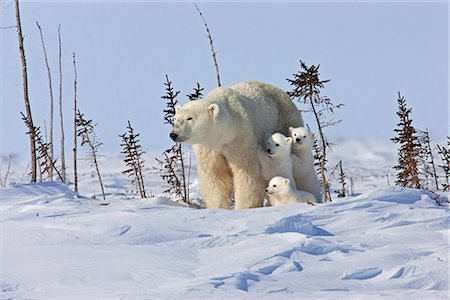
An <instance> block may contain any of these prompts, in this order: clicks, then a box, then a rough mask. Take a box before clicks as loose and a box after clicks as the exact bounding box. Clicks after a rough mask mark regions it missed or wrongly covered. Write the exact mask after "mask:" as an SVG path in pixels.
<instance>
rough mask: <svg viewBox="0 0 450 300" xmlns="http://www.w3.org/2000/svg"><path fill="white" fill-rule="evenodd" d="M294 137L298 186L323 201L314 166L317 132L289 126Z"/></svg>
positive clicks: (293, 145) (293, 150)
mask: <svg viewBox="0 0 450 300" xmlns="http://www.w3.org/2000/svg"><path fill="white" fill-rule="evenodd" d="M289 132H290V136H291V137H292V142H293V143H292V154H293V155H292V163H293V175H294V178H295V183H296V185H297V188H298V189H300V190H304V191H307V192H310V193H312V194H314V196H315V197H316V200H317V202H322V186H321V184H320V181H319V179H318V178H317V172H316V169H315V168H314V156H313V153H312V146H313V143H314V140H315V139H316V134H315V133H313V132H311V131H310V130H309V129H308V128H305V127H297V128H293V127H289Z"/></svg>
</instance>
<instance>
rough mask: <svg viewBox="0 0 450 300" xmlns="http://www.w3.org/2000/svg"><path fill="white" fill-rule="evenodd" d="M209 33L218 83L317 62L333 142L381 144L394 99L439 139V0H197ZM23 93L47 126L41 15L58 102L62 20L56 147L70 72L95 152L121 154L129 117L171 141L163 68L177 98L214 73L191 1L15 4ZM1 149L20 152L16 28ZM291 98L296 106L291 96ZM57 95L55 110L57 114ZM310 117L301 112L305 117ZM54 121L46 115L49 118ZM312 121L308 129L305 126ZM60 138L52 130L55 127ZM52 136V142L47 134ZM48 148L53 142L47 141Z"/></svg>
mask: <svg viewBox="0 0 450 300" xmlns="http://www.w3.org/2000/svg"><path fill="white" fill-rule="evenodd" d="M10 2H11V1H9V2H6V3H2V4H1V5H0V20H1V22H0V26H8V25H14V23H15V20H14V5H11V6H9V4H8V3H10ZM199 6H200V9H201V10H202V11H203V13H204V15H205V17H206V20H207V22H208V24H209V26H210V29H211V31H212V34H213V37H214V40H215V46H216V48H217V51H218V60H219V65H220V70H221V76H222V84H223V85H224V86H228V85H231V84H234V83H236V82H240V81H249V80H259V81H265V82H268V83H271V84H274V85H277V86H279V87H281V88H283V89H285V90H287V89H289V88H290V87H289V85H288V83H287V81H286V80H285V79H286V78H288V77H291V76H292V73H295V72H297V70H298V68H299V63H298V61H299V60H300V59H302V60H304V61H305V62H306V63H307V64H319V63H320V65H321V67H320V70H321V76H322V79H331V82H330V83H329V84H328V85H327V86H326V88H325V90H324V91H323V93H324V95H327V96H329V97H330V98H332V99H334V101H335V102H340V103H344V104H345V105H346V106H345V107H344V108H343V109H341V110H340V111H337V113H336V117H340V118H343V122H342V123H341V124H340V125H339V127H336V128H332V129H330V130H329V131H328V134H329V136H330V138H331V139H334V140H337V139H366V140H388V139H389V138H390V137H392V136H393V131H392V130H393V129H394V128H395V124H396V122H397V116H396V115H395V111H396V95H397V91H399V90H400V91H401V92H402V94H403V95H404V96H405V97H406V98H407V100H408V104H409V105H410V106H411V107H412V108H413V119H414V122H415V125H416V126H417V127H419V128H425V127H428V128H429V130H430V132H431V134H432V137H434V138H435V139H439V140H442V139H444V137H445V136H446V135H447V128H448V114H449V108H448V24H447V23H448V8H447V6H448V4H447V3H442V2H441V3H348V2H346V3H324V2H321V3H310V2H309V3H295V2H294V3H203V2H201V3H199ZM21 9H22V22H23V30H24V34H25V49H26V55H27V61H28V66H29V83H30V101H31V106H32V109H33V117H34V119H35V121H36V123H37V124H38V125H39V126H43V119H44V118H45V119H47V123H48V103H49V95H48V82H47V74H46V69H45V65H44V61H43V53H42V49H41V44H40V39H39V32H38V30H37V27H36V25H35V22H36V21H39V22H40V24H41V26H42V28H43V30H44V35H45V40H46V45H47V52H48V55H49V59H50V64H51V68H52V72H53V73H52V75H53V85H54V88H55V89H54V96H55V100H57V99H58V89H57V88H58V72H57V67H58V65H57V62H58V60H57V59H58V57H57V50H58V48H57V47H58V45H57V27H58V24H59V23H61V24H62V26H61V30H62V39H63V68H64V74H63V76H64V105H65V108H64V111H65V124H66V140H67V145H66V149H68V151H69V152H70V149H71V147H72V130H73V129H72V110H71V107H72V100H73V82H72V80H73V70H72V51H75V52H76V53H77V65H78V99H79V107H80V109H81V110H82V111H83V112H85V114H86V116H88V117H92V118H93V119H94V121H95V122H96V123H98V137H99V138H100V139H101V140H102V141H103V142H104V143H105V144H104V151H105V152H109V153H112V152H115V153H119V151H120V146H119V144H120V139H119V138H118V135H119V134H121V133H123V132H124V131H125V128H126V124H127V120H128V119H130V120H131V122H132V124H133V125H134V127H135V129H136V130H137V131H139V132H141V137H142V144H143V146H144V148H145V149H146V150H147V151H150V150H156V149H163V148H165V147H166V146H168V145H169V144H171V142H170V139H169V137H168V134H169V131H170V128H169V127H168V126H167V125H163V119H162V118H163V115H162V109H163V107H164V101H163V100H162V99H160V96H161V95H162V94H163V93H164V86H163V82H164V80H165V78H164V76H165V74H168V75H169V76H170V78H171V79H172V80H173V82H174V86H175V87H176V88H177V89H179V90H181V91H182V92H181V94H180V95H181V97H180V99H179V100H180V102H182V103H183V102H185V101H187V100H186V97H184V95H186V94H187V93H189V92H191V89H192V87H194V86H195V84H196V82H200V84H201V85H202V86H203V87H205V90H210V89H212V88H214V87H215V84H216V83H215V73H214V68H213V64H212V59H211V56H210V49H209V44H208V40H207V38H206V33H205V29H204V27H203V24H202V22H201V19H200V18H199V16H198V13H197V11H196V10H195V7H194V6H193V5H192V3H152V2H143V3H120V2H119V3H70V2H68V3H23V4H22V7H21ZM0 38H1V53H0V56H1V73H0V76H1V77H0V79H1V87H0V89H1V90H0V95H1V106H0V117H1V121H0V122H1V135H0V141H1V143H0V153H1V154H7V153H11V152H17V153H27V151H28V138H27V136H25V131H26V129H25V126H24V125H23V123H22V121H21V120H20V114H19V112H20V111H24V104H23V98H22V78H21V65H20V58H19V54H18V46H17V34H16V32H15V30H14V29H8V30H0ZM299 105H300V106H301V104H299ZM57 108H58V106H57V103H55V112H56V111H57ZM304 118H305V119H306V121H307V122H308V123H310V124H311V123H312V119H311V118H310V117H309V116H304ZM56 124H59V119H58V116H57V115H56V116H55V126H56ZM312 127H314V126H312ZM55 131H56V133H55V136H56V138H59V128H58V127H56V129H55ZM55 144H56V145H58V144H59V140H57V141H55ZM56 151H57V153H59V150H58V148H57V150H56Z"/></svg>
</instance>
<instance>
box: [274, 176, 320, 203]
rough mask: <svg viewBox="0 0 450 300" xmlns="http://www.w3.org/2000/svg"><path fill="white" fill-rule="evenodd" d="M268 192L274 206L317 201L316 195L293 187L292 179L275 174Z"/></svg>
mask: <svg viewBox="0 0 450 300" xmlns="http://www.w3.org/2000/svg"><path fill="white" fill-rule="evenodd" d="M266 193H267V194H268V195H269V196H270V200H269V201H270V204H271V205H272V206H276V205H280V204H291V203H308V204H313V203H316V202H317V201H316V197H315V196H314V195H313V194H311V193H309V192H306V191H299V190H297V189H295V188H293V187H292V185H291V184H290V180H289V179H288V178H285V177H281V176H275V177H274V178H272V179H271V180H270V182H269V185H268V186H267V188H266Z"/></svg>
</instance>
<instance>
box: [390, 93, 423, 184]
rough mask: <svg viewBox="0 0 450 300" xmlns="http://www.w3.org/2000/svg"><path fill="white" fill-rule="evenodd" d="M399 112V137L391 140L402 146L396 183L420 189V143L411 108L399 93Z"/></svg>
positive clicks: (399, 152)
mask: <svg viewBox="0 0 450 300" xmlns="http://www.w3.org/2000/svg"><path fill="white" fill-rule="evenodd" d="M397 102H398V111H397V115H398V117H399V118H400V121H399V123H398V124H397V126H398V128H396V129H394V131H395V132H396V133H397V136H396V137H394V138H391V140H392V141H393V142H394V143H396V144H400V148H399V150H398V156H399V157H398V164H397V165H396V166H394V169H395V170H397V171H398V174H397V180H396V181H395V183H396V184H397V185H398V186H402V187H409V188H415V189H419V188H420V187H421V185H420V179H419V161H418V160H419V155H420V146H421V145H420V143H419V139H418V135H417V131H416V129H415V128H414V126H413V125H412V121H413V120H412V119H411V117H410V114H411V111H412V110H411V108H408V107H407V105H406V99H405V97H403V96H401V95H400V92H398V99H397Z"/></svg>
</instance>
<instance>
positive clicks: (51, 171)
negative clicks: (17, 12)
mask: <svg viewBox="0 0 450 300" xmlns="http://www.w3.org/2000/svg"><path fill="white" fill-rule="evenodd" d="M36 26H37V28H38V29H39V33H40V35H41V44H42V50H43V51H44V60H45V66H46V68H47V77H48V89H49V92H50V128H49V129H50V135H49V139H50V143H49V146H50V147H49V156H50V160H52V161H53V155H54V154H53V88H52V75H51V71H50V65H49V63H48V57H47V50H46V49H45V43H44V35H43V33H42V28H41V26H40V25H39V23H38V22H37V21H36ZM46 136H47V134H46ZM49 177H50V181H53V168H51V169H50V174H49Z"/></svg>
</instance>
